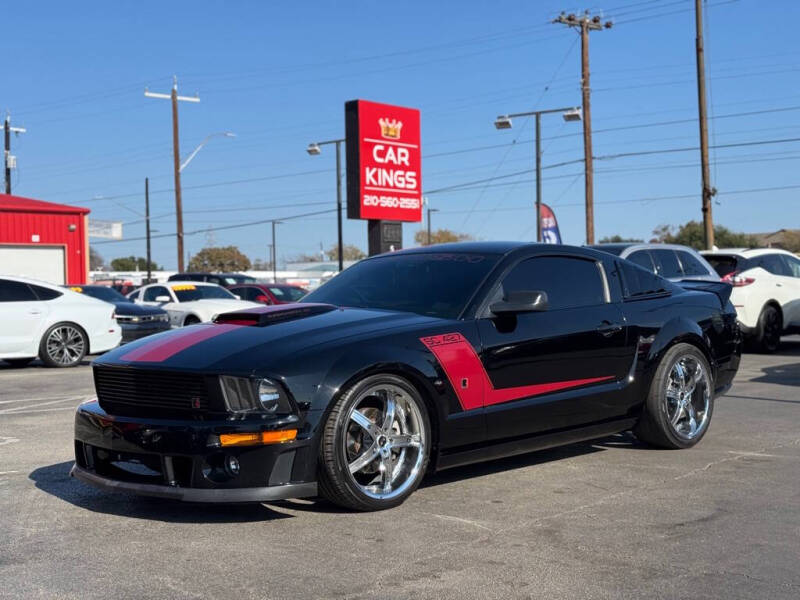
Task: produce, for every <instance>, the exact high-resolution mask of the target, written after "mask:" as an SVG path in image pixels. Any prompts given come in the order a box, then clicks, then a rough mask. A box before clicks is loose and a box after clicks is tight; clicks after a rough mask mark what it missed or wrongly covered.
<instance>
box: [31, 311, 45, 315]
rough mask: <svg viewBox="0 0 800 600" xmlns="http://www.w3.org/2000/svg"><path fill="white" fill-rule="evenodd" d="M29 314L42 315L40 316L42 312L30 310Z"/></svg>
mask: <svg viewBox="0 0 800 600" xmlns="http://www.w3.org/2000/svg"><path fill="white" fill-rule="evenodd" d="M28 314H29V315H40V314H42V311H40V310H29V311H28Z"/></svg>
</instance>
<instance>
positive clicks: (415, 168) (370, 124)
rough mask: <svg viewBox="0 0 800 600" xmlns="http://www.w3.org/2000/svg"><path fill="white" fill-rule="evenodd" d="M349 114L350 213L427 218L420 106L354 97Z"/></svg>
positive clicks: (398, 218) (347, 105) (390, 218)
mask: <svg viewBox="0 0 800 600" xmlns="http://www.w3.org/2000/svg"><path fill="white" fill-rule="evenodd" d="M344 113H345V133H346V138H347V142H346V143H347V216H348V218H350V219H377V220H387V221H410V222H419V221H421V220H422V157H421V151H420V120H419V111H418V110H417V109H415V108H405V107H402V106H392V105H390V104H379V103H377V102H368V101H366V100H351V101H349V102H346V103H345V105H344Z"/></svg>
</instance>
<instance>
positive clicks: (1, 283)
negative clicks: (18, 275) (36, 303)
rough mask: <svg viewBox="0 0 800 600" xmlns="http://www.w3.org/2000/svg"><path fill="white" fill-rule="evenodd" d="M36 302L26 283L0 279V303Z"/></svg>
mask: <svg viewBox="0 0 800 600" xmlns="http://www.w3.org/2000/svg"><path fill="white" fill-rule="evenodd" d="M31 300H38V298H36V296H35V295H34V293H33V290H32V289H31V288H30V287H29V286H28V284H27V283H22V282H21V281H9V280H8V279H0V302H30V301H31Z"/></svg>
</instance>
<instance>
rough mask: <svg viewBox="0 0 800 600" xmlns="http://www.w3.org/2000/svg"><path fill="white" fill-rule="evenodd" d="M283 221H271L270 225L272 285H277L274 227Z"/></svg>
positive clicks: (276, 254) (276, 250)
mask: <svg viewBox="0 0 800 600" xmlns="http://www.w3.org/2000/svg"><path fill="white" fill-rule="evenodd" d="M282 222H283V221H275V220H273V221H271V223H272V244H270V251H271V253H272V283H278V249H277V247H276V246H275V225H278V224H280V223H282Z"/></svg>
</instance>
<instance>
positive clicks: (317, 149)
mask: <svg viewBox="0 0 800 600" xmlns="http://www.w3.org/2000/svg"><path fill="white" fill-rule="evenodd" d="M344 142H345V140H344V138H342V139H338V140H327V141H325V142H312V143H311V144H309V145H308V147H307V148H306V152H308V154H309V156H317V155H319V154H322V148H321V146H325V145H327V144H335V145H336V226H337V234H338V239H339V271H341V270H343V269H344V248H343V247H342V144H344Z"/></svg>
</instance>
